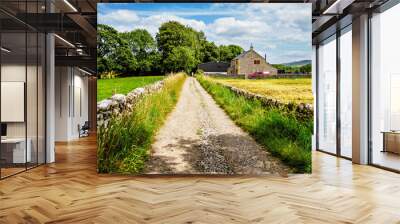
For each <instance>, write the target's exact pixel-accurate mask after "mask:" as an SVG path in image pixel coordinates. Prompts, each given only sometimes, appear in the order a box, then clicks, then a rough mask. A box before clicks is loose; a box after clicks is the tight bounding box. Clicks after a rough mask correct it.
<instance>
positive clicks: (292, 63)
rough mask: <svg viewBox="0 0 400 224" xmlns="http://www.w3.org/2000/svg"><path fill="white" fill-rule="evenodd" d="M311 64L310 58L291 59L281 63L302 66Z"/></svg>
mask: <svg viewBox="0 0 400 224" xmlns="http://www.w3.org/2000/svg"><path fill="white" fill-rule="evenodd" d="M308 64H311V60H301V61H293V62H289V63H283V64H282V65H286V66H303V65H308Z"/></svg>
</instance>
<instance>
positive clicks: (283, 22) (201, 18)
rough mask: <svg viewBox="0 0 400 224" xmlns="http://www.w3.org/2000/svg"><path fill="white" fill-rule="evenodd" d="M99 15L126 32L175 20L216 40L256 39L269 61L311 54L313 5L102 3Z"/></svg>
mask: <svg viewBox="0 0 400 224" xmlns="http://www.w3.org/2000/svg"><path fill="white" fill-rule="evenodd" d="M97 18H98V23H102V24H107V25H111V26H113V27H114V28H115V29H117V30H118V31H121V32H122V31H131V30H133V29H137V28H144V29H147V30H148V31H149V32H150V33H151V34H152V35H153V36H155V34H156V33H157V31H158V27H159V26H160V25H161V24H162V23H164V22H167V21H171V20H174V21H178V22H180V23H183V24H185V25H188V26H191V27H192V28H194V29H196V30H198V31H200V30H201V31H203V32H204V33H205V35H206V37H207V39H208V40H209V41H213V42H215V43H216V44H217V45H221V44H224V45H227V44H236V45H239V46H241V47H243V48H244V49H245V50H248V49H249V47H250V45H251V44H253V46H254V48H255V50H256V51H257V52H258V53H260V54H261V55H264V54H266V55H267V61H268V62H270V63H285V62H291V61H297V60H305V59H311V4H293V3H290V4H275V3H274V4H272V3H256V4H255V3H250V4H248V3H247V4H246V3H242V4H233V3H99V4H98V17H97Z"/></svg>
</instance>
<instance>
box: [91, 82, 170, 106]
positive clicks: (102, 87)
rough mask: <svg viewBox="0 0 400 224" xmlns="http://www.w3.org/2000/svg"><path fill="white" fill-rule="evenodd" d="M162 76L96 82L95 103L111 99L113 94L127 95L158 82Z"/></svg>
mask: <svg viewBox="0 0 400 224" xmlns="http://www.w3.org/2000/svg"><path fill="white" fill-rule="evenodd" d="M163 78H164V76H133V77H124V78H115V79H99V80H97V102H99V101H101V100H104V99H107V98H109V97H111V96H112V95H113V94H115V93H121V94H127V93H129V92H130V91H132V90H133V89H136V88H138V87H141V86H145V85H147V84H150V83H153V82H156V81H159V80H161V79H163Z"/></svg>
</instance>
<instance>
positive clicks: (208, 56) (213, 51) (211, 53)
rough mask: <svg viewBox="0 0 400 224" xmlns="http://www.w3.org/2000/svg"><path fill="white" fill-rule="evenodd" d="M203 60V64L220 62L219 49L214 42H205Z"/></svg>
mask: <svg viewBox="0 0 400 224" xmlns="http://www.w3.org/2000/svg"><path fill="white" fill-rule="evenodd" d="M202 52H203V60H201V61H202V62H211V61H219V49H218V47H217V45H215V44H214V42H207V41H206V42H205V43H204V45H203V50H202Z"/></svg>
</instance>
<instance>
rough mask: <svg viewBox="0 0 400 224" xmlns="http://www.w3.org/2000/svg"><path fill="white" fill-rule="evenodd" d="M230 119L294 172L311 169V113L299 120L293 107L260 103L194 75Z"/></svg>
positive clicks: (203, 77) (308, 171)
mask: <svg viewBox="0 0 400 224" xmlns="http://www.w3.org/2000/svg"><path fill="white" fill-rule="evenodd" d="M197 79H198V80H199V81H200V83H201V85H202V86H203V87H204V88H205V89H206V90H207V91H208V92H209V93H210V94H211V95H212V96H213V97H214V99H215V101H216V102H217V103H218V104H219V105H220V106H221V107H222V108H223V109H224V110H225V111H226V112H227V114H228V115H229V116H230V117H231V118H232V120H233V121H234V122H235V123H236V124H238V125H239V126H240V127H242V128H243V129H244V130H245V131H247V132H248V133H249V134H250V135H252V136H253V137H254V139H255V140H256V141H257V142H258V143H260V144H261V145H263V146H265V148H266V149H267V150H268V151H270V152H271V154H272V155H274V156H276V157H278V158H280V159H281V160H282V161H283V162H284V163H285V164H287V165H289V166H291V167H292V168H293V169H294V172H298V173H304V172H307V173H310V172H311V135H312V132H313V118H312V116H311V117H309V118H306V119H302V120H299V119H297V118H296V114H295V111H288V110H283V109H281V108H275V107H267V106H263V105H262V103H261V102H260V101H259V100H255V99H247V98H245V97H244V96H240V95H236V94H235V93H234V92H233V91H231V90H230V89H228V88H226V87H224V86H222V85H220V84H218V83H216V82H214V81H212V79H210V78H207V77H205V76H197Z"/></svg>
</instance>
